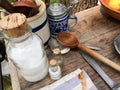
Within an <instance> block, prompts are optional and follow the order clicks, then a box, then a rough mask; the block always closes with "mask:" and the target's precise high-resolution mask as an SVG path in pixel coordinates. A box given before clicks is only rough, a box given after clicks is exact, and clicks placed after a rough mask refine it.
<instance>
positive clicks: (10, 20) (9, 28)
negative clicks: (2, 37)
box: [0, 13, 28, 38]
mask: <svg viewBox="0 0 120 90" xmlns="http://www.w3.org/2000/svg"><path fill="white" fill-rule="evenodd" d="M0 28H1V29H2V30H3V32H4V33H5V34H6V35H7V36H8V37H9V38H18V37H20V36H22V35H24V34H26V33H27V32H28V24H27V19H26V16H25V15H24V14H21V13H13V14H10V15H7V16H5V17H4V18H2V19H1V20H0Z"/></svg>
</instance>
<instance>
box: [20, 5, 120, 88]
mask: <svg viewBox="0 0 120 90" xmlns="http://www.w3.org/2000/svg"><path fill="white" fill-rule="evenodd" d="M76 15H77V17H78V23H77V25H76V26H75V27H74V28H73V33H74V34H76V36H77V37H78V39H79V42H80V43H82V44H84V45H91V46H98V47H100V48H102V50H100V51H97V52H98V53H100V54H102V55H103V56H105V57H107V58H109V59H110V60H112V61H114V62H115V63H117V64H119V65H120V55H119V54H118V53H117V52H116V50H115V48H114V44H113V41H114V39H115V37H116V36H118V35H119V34H120V23H119V21H116V20H114V19H112V18H110V17H106V16H104V15H103V14H102V13H101V10H100V6H96V7H93V8H90V9H87V10H84V11H81V12H79V13H76ZM46 51H47V55H48V57H49V53H50V50H49V48H47V49H46ZM63 57H64V62H65V65H64V67H63V69H62V71H63V76H64V75H66V74H68V73H70V72H72V71H74V70H76V69H78V68H81V69H84V70H85V71H86V72H87V73H88V75H89V76H90V78H91V79H92V81H93V82H94V84H95V85H96V87H97V88H98V90H110V88H109V87H108V86H107V84H106V83H105V82H104V80H102V78H101V77H100V76H99V75H98V74H97V73H96V72H95V71H94V70H93V69H92V68H91V66H90V65H89V64H88V63H87V62H86V61H85V60H84V59H83V58H82V57H81V54H80V50H79V49H71V51H70V52H69V53H67V54H65V55H63ZM97 63H98V64H99V65H100V66H101V68H102V69H103V70H104V71H105V72H106V73H107V74H108V76H110V77H111V78H112V79H113V80H114V81H116V82H117V83H119V84H120V72H117V71H115V70H114V69H112V68H110V67H108V66H107V65H105V64H103V63H101V62H98V61H97ZM19 77H20V76H19ZM19 80H20V85H21V88H22V90H37V89H39V88H41V87H43V86H46V85H49V84H51V83H53V82H54V81H52V80H51V79H50V78H49V76H47V77H46V78H45V79H43V80H41V81H38V82H35V83H29V82H27V81H25V80H24V79H23V78H22V77H21V78H19Z"/></svg>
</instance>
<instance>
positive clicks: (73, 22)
mask: <svg viewBox="0 0 120 90" xmlns="http://www.w3.org/2000/svg"><path fill="white" fill-rule="evenodd" d="M76 24H77V16H76V15H75V14H72V15H70V16H69V18H68V26H69V30H70V31H71V30H72V29H73V27H74V26H75V25H76Z"/></svg>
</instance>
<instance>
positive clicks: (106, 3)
mask: <svg viewBox="0 0 120 90" xmlns="http://www.w3.org/2000/svg"><path fill="white" fill-rule="evenodd" d="M118 2H120V0H118V1H117V2H116V1H115V0H113V1H112V3H111V0H100V3H101V7H102V9H103V11H104V13H107V14H108V15H110V16H111V17H113V18H115V19H117V20H120V7H118V6H119V5H120V4H118ZM116 4H118V6H116Z"/></svg>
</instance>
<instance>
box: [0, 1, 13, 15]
mask: <svg viewBox="0 0 120 90" xmlns="http://www.w3.org/2000/svg"><path fill="white" fill-rule="evenodd" d="M0 6H1V7H2V8H4V9H5V10H7V11H8V12H9V13H14V12H15V10H14V7H13V6H12V4H10V3H9V2H8V1H7V0H0Z"/></svg>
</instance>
